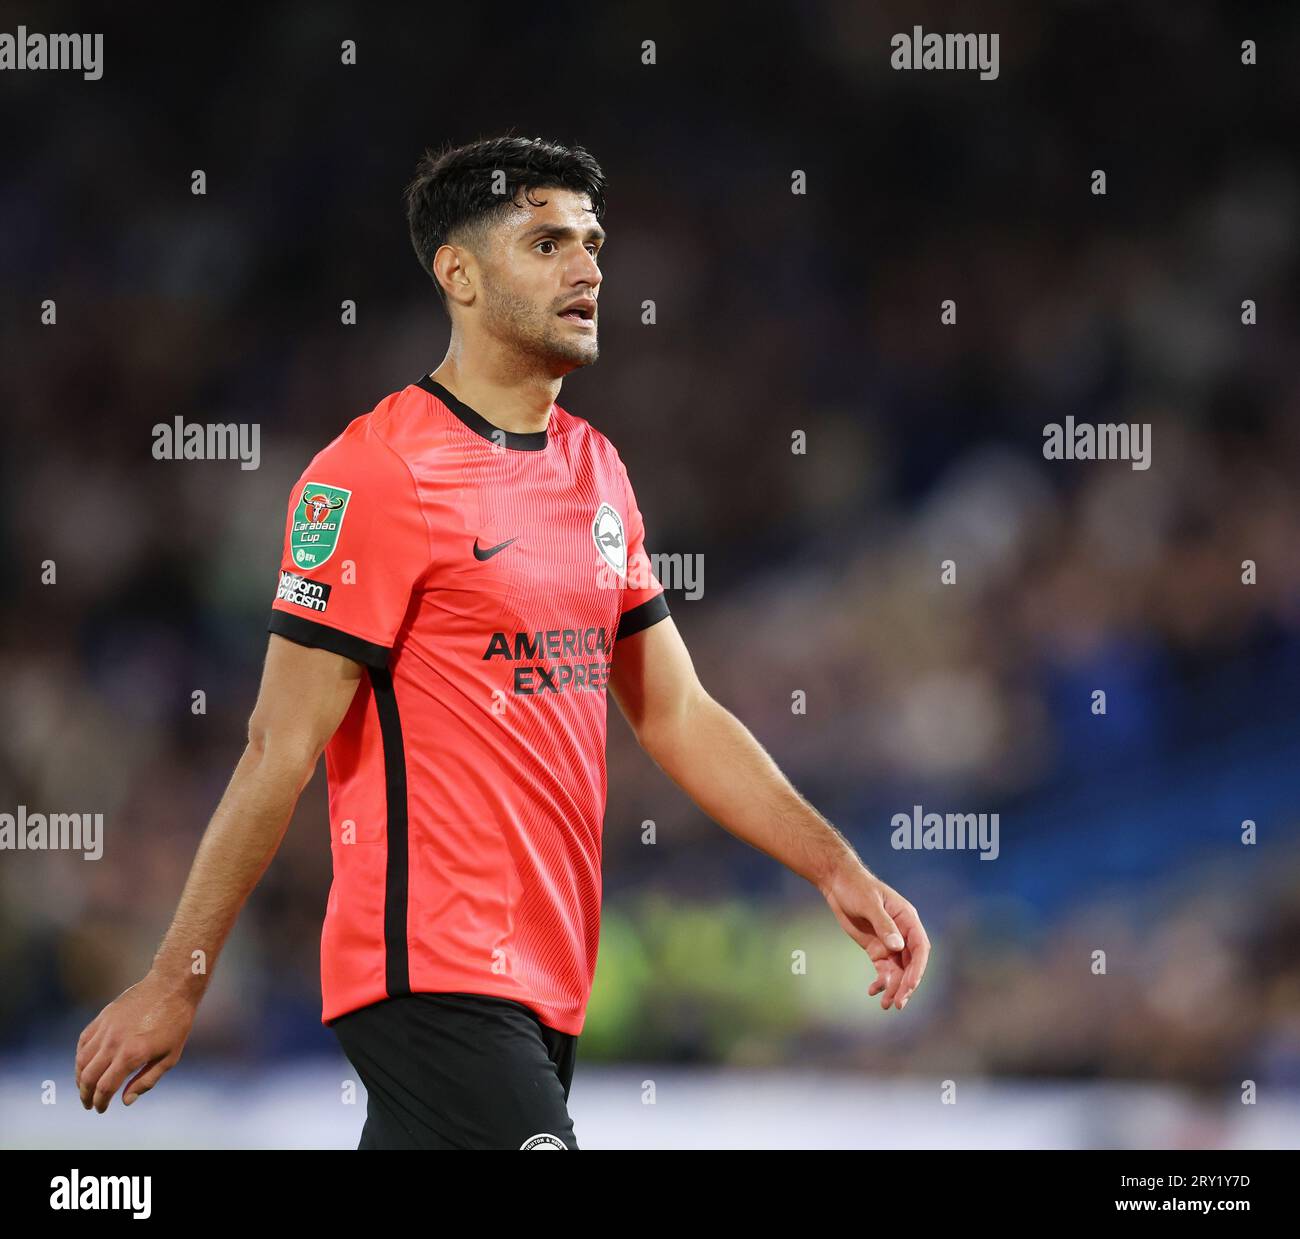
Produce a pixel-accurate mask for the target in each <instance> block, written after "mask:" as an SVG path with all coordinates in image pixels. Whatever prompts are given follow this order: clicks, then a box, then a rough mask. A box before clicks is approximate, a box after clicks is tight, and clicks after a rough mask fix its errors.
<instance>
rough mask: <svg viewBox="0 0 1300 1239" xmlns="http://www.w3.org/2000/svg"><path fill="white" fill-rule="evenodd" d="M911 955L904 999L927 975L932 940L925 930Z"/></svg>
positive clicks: (905, 976)
mask: <svg viewBox="0 0 1300 1239" xmlns="http://www.w3.org/2000/svg"><path fill="white" fill-rule="evenodd" d="M911 955H912V958H911V961H910V962H909V963H908V965H907V970H906V972H905V973H904V975H903V987H904V991H905V992H904V994H903V999H904V1001H906V1000H907V999H908V998H910V997H911V996H912V994H913V992H914V991H915V990H916V987H917V986H918V985H920V984H921V978H922V977H923V976H924V975H925V966H926V964H927V963H929V960H930V940H929V939H928V938H927V937H926V936H925V934H924V932H923V933H922V934H921V938H920V941H919V942H918V943H917V944H916V946H915V948H914V949H913V950H912V952H911Z"/></svg>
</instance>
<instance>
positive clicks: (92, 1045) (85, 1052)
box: [74, 1033, 101, 1081]
mask: <svg viewBox="0 0 1300 1239" xmlns="http://www.w3.org/2000/svg"><path fill="white" fill-rule="evenodd" d="M100 1041H101V1038H100V1036H99V1034H98V1033H95V1034H94V1035H92V1036H91V1037H87V1036H86V1034H85V1033H82V1034H81V1040H80V1041H78V1042H77V1057H76V1059H75V1064H76V1074H75V1076H74V1078H75V1079H77V1080H78V1081H80V1078H81V1073H82V1072H83V1071H84V1070H85V1069H86V1064H87V1063H90V1062H93V1061H94V1059H95V1055H96V1054H98V1053H99V1046H100Z"/></svg>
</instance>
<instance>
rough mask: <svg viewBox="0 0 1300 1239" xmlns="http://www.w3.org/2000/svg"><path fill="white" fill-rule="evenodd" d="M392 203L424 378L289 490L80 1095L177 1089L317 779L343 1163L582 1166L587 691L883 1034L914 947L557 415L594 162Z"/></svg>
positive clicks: (591, 313)
mask: <svg viewBox="0 0 1300 1239" xmlns="http://www.w3.org/2000/svg"><path fill="white" fill-rule="evenodd" d="M407 206H408V218H409V223H410V230H411V239H412V242H413V244H414V247H415V251H416V254H417V255H418V257H419V259H420V263H421V266H422V267H423V268H424V270H425V271H426V272H428V274H429V275H430V276H431V278H432V279H433V282H434V285H435V287H436V288H437V289H438V292H439V294H440V296H441V298H442V301H443V305H444V308H445V309H446V311H447V314H448V316H449V318H450V319H451V325H452V331H451V343H450V347H449V349H448V352H447V356H446V358H445V359H444V360H443V362H442V364H441V365H440V366H438V368H437V369H436V370H434V371H433V372H432V374H428V375H424V376H422V377H420V378H419V379H418V380H417V381H416V382H413V383H410V384H408V385H407V386H405V387H403V388H402V389H401V390H400V391H397V392H394V393H393V394H392V395H389V396H387V397H386V398H385V399H383V400H382V401H380V402H379V404H377V405H376V406H375V408H374V409H372V410H371V411H370V412H369V413H366V414H364V415H363V416H361V417H358V418H356V419H355V420H354V421H352V422H351V423H350V424H348V425H347V426H346V427H345V428H344V429H343V431H342V433H341V434H339V435H338V437H337V438H335V439H334V440H333V441H332V442H331V443H329V444H328V445H327V446H326V447H324V448H323V449H322V450H321V451H320V452H319V453H318V454H317V455H316V456H315V457H314V458H313V459H312V461H311V462H310V463H309V464H308V465H307V467H306V469H305V470H304V471H303V472H302V474H301V476H300V477H299V478H298V480H297V481H296V482H295V483H294V485H293V488H292V490H291V491H290V494H289V502H288V511H287V514H286V520H285V531H284V549H283V557H282V561H281V565H280V579H279V586H278V589H277V591H276V596H275V600H274V602H273V604H272V612H271V619H270V625H269V628H270V632H271V634H272V635H271V637H270V643H269V647H268V651H267V659H266V666H265V669H264V672H263V680H262V686H261V690H260V692H259V694H258V701H257V705H256V707H255V709H254V711H253V715H252V719H251V721H250V726H249V744H248V747H247V749H246V751H245V753H244V756H243V757H242V758H241V760H240V762H239V765H238V766H237V768H236V770H235V774H234V777H233V779H232V780H231V783H230V786H229V788H228V789H227V791H226V793H225V795H224V797H223V798H222V801H221V803H220V805H219V806H218V808H217V810H216V813H215V814H214V815H213V819H212V822H211V824H210V825H209V827H208V831H207V834H206V835H205V837H204V840H203V843H202V844H201V846H200V848H199V853H198V855H197V857H196V858H195V862H194V867H193V869H192V871H191V874H190V879H189V881H188V883H187V885H186V887H185V891H184V893H183V895H182V897H181V902H180V906H179V908H178V910H177V913H176V917H175V920H174V922H173V924H172V926H171V928H170V930H169V931H168V934H167V936H166V938H165V939H164V941H163V944H162V946H161V948H160V949H159V952H158V955H157V958H156V960H155V962H154V966H153V968H152V969H151V970H150V972H149V974H148V976H146V977H145V979H144V980H142V981H141V982H140V983H139V984H137V985H135V986H133V987H132V988H131V989H129V990H127V991H126V993H124V994H123V995H122V996H121V997H120V998H118V999H117V1000H116V1001H115V1002H113V1003H112V1004H110V1005H109V1006H108V1007H106V1008H105V1009H104V1011H103V1012H101V1013H100V1015H99V1016H98V1017H97V1018H96V1019H95V1020H94V1021H93V1022H92V1023H91V1024H90V1025H89V1026H88V1027H87V1028H86V1030H85V1032H83V1034H82V1037H81V1040H80V1042H79V1043H78V1047H77V1078H78V1087H79V1089H80V1091H81V1096H82V1101H83V1104H84V1105H86V1106H87V1108H91V1107H93V1108H94V1109H96V1110H98V1111H100V1112H102V1111H103V1110H104V1109H106V1108H107V1105H108V1102H109V1099H110V1098H111V1097H112V1096H113V1094H114V1093H115V1092H116V1090H117V1089H118V1088H119V1087H120V1086H121V1085H122V1084H123V1083H125V1082H127V1081H128V1080H129V1083H127V1084H126V1089H125V1091H124V1101H125V1103H126V1104H130V1102H131V1101H132V1100H133V1099H134V1097H136V1096H138V1095H139V1094H140V1093H142V1092H145V1091H146V1090H147V1089H149V1088H151V1087H152V1086H153V1085H154V1084H155V1083H156V1082H157V1081H158V1079H159V1078H160V1077H161V1076H162V1075H163V1073H164V1072H165V1071H167V1070H168V1069H169V1068H170V1067H171V1066H172V1065H174V1064H175V1062H176V1061H177V1060H178V1059H179V1057H180V1054H181V1050H182V1048H183V1046H184V1042H185V1040H186V1038H187V1036H188V1034H189V1029H190V1027H191V1024H192V1022H193V1019H194V1012H195V1010H196V1008H197V1005H198V1002H199V999H200V997H201V995H202V993H203V991H204V989H205V988H206V985H207V981H208V977H209V976H210V975H211V965H212V963H214V962H215V959H216V957H217V955H218V954H219V952H220V950H221V948H222V945H223V944H224V942H225V939H226V936H227V935H228V934H229V931H230V928H231V927H232V926H233V924H234V921H235V918H236V917H237V915H238V912H239V909H240V908H241V907H242V905H243V902H244V900H245V899H246V898H247V896H248V894H249V892H250V891H251V890H252V888H253V886H254V885H255V884H256V882H257V880H258V878H259V877H260V876H261V874H262V872H263V871H264V870H265V868H266V866H267V865H268V864H269V863H270V860H271V858H272V856H273V855H274V853H275V850H276V848H277V847H278V844H279V842H280V839H281V838H282V837H283V833H284V830H285V828H286V826H287V824H288V821H289V818H290V816H291V814H292V811H293V807H294V804H295V803H296V801H297V798H298V795H299V794H300V792H301V791H302V788H303V787H304V786H305V785H306V783H307V781H308V779H309V778H310V777H311V775H312V772H313V770H314V769H315V766H316V764H317V762H318V759H319V757H320V754H321V752H322V751H323V752H324V754H325V763H326V773H327V779H328V786H329V816H330V822H329V828H330V843H331V849H332V853H333V862H334V881H333V885H332V887H331V890H330V896H329V902H328V905H327V908H326V913H325V923H324V928H323V932H322V935H321V988H322V995H323V1000H324V1003H323V1010H322V1020H323V1021H324V1022H325V1023H326V1024H327V1025H329V1026H330V1027H331V1028H332V1029H333V1030H334V1032H335V1034H336V1035H337V1037H338V1039H339V1041H340V1044H341V1045H342V1046H343V1049H344V1051H345V1052H346V1053H347V1055H348V1057H349V1059H350V1060H351V1062H352V1063H353V1065H354V1066H355V1067H356V1069H357V1072H358V1074H359V1075H360V1076H361V1079H362V1082H363V1083H364V1084H365V1086H366V1089H367V1094H368V1101H367V1118H366V1123H365V1127H364V1129H363V1131H362V1135H361V1142H360V1145H359V1146H358V1147H360V1148H524V1147H527V1148H542V1147H544V1148H577V1142H576V1140H575V1138H574V1133H573V1124H572V1120H571V1118H570V1116H569V1112H568V1106H567V1102H568V1095H569V1086H570V1082H571V1079H572V1073H573V1065H574V1055H575V1050H576V1044H577V1038H578V1035H579V1033H580V1032H581V1031H582V1025H583V1019H584V1016H585V1012H586V1006H587V1000H588V997H589V995H590V992H591V983H592V977H593V974H594V972H595V968H596V951H597V943H598V939H599V929H600V891H601V877H600V851H601V825H602V821H603V817H604V809H605V722H606V692H607V690H608V691H609V692H611V693H612V694H613V696H614V698H615V700H616V701H617V702H618V705H619V707H620V709H621V710H622V711H623V713H624V715H625V716H626V718H627V720H628V722H629V724H630V725H631V727H632V729H633V731H634V732H635V734H636V736H637V739H638V741H639V742H640V744H641V746H642V747H643V748H644V749H645V750H646V751H647V752H648V753H649V754H650V755H651V757H653V758H654V760H655V761H656V762H658V764H659V765H660V766H661V767H662V768H663V769H664V770H665V771H666V772H667V773H668V774H669V775H670V776H671V777H672V778H673V779H674V780H675V781H676V782H677V783H679V784H680V785H681V786H682V787H683V788H684V789H685V790H686V791H687V792H688V793H689V794H690V795H691V797H692V798H693V799H694V800H695V802H696V803H697V804H698V805H699V806H700V808H701V809H703V810H704V811H705V812H706V813H708V814H709V815H710V816H712V817H713V818H714V819H715V820H717V821H718V822H719V823H721V824H722V825H723V826H724V827H725V828H726V829H727V830H729V831H731V832H732V833H733V834H735V835H737V836H738V837H740V838H741V839H744V840H745V841H747V842H748V843H750V844H752V845H753V846H754V847H756V848H759V849H761V850H763V851H765V852H767V853H768V854H769V855H771V856H773V857H775V858H776V859H777V860H779V861H780V862H782V863H783V864H785V865H786V866H787V867H788V868H790V869H791V870H793V871H794V872H795V873H798V874H800V875H801V876H802V877H804V878H806V879H807V880H808V881H810V882H811V883H813V884H814V885H815V886H816V887H817V888H818V889H819V890H820V891H821V892H822V894H823V896H824V897H825V898H826V900H827V902H828V904H829V905H830V907H831V909H832V911H833V912H834V914H835V916H836V918H837V919H838V921H839V923H840V924H841V926H843V928H844V930H845V931H846V932H847V933H848V934H849V935H850V936H851V937H853V938H854V940H855V941H857V942H858V943H859V944H860V945H861V946H862V947H863V948H864V949H865V950H866V951H867V953H868V954H869V956H870V957H871V959H872V961H873V963H874V965H875V968H876V974H877V975H876V979H875V981H874V982H873V983H872V985H871V987H870V989H869V990H868V993H869V994H872V995H875V994H881V995H882V998H881V1005H882V1006H883V1007H885V1008H889V1007H891V1006H892V1007H894V1008H896V1009H900V1010H901V1009H902V1007H903V1006H905V1005H906V1003H907V1000H908V998H909V996H910V995H911V993H912V992H913V991H914V990H915V989H916V987H917V985H918V984H919V983H920V980H921V977H922V974H923V973H924V971H925V966H926V962H927V959H928V956H929V949H930V948H929V942H928V940H927V938H926V934H925V930H924V928H923V926H922V925H921V922H920V919H919V918H918V916H917V914H916V910H915V908H913V907H912V905H911V904H909V903H908V902H907V901H906V900H905V899H903V898H902V896H901V895H899V894H898V893H897V892H896V891H894V890H893V889H892V888H891V887H889V886H887V885H885V884H884V883H883V882H881V881H880V880H879V879H878V878H877V877H876V876H875V875H873V874H872V873H871V872H870V871H869V870H868V869H867V868H866V867H865V866H864V865H863V864H862V862H861V861H860V860H859V859H858V857H857V856H856V855H855V853H854V852H853V850H852V848H851V847H850V846H849V845H848V843H847V842H846V841H845V839H844V838H843V836H842V835H840V833H839V832H838V831H836V830H835V828H834V827H833V826H831V825H830V823H828V822H827V821H826V820H825V819H824V818H823V817H821V815H820V814H818V813H817V811H816V810H815V809H814V808H813V807H812V806H811V805H809V804H808V802H807V801H806V800H804V799H803V798H802V797H801V796H800V795H799V793H798V792H797V791H795V789H794V788H793V787H792V786H791V785H790V783H789V782H788V781H787V780H786V778H785V777H784V776H783V775H782V774H781V772H780V771H779V770H778V769H777V767H776V765H775V764H774V763H773V762H772V760H771V758H770V757H768V755H767V754H766V753H765V752H764V751H763V749H762V748H761V747H760V746H759V744H758V743H757V741H755V739H754V738H753V736H752V735H751V734H750V733H749V732H748V731H747V730H746V728H745V727H744V726H743V725H742V724H741V723H740V722H739V721H738V720H737V719H736V718H735V717H734V716H733V715H731V714H730V713H729V712H728V711H727V710H725V709H724V708H723V707H722V706H720V705H719V704H718V703H717V702H715V701H714V700H713V699H712V698H711V697H710V696H709V695H708V694H707V693H706V692H705V690H704V689H703V687H702V686H701V685H700V683H699V680H698V679H697V678H696V675H695V672H694V669H693V667H692V664H691V660H690V656H689V655H688V653H687V651H686V649H685V646H684V645H683V644H682V641H681V638H680V636H679V635H678V633H677V630H676V626H675V625H674V623H673V621H672V618H671V616H670V615H669V611H668V606H667V603H666V600H665V598H664V594H663V589H662V587H661V586H660V584H659V582H658V581H657V580H656V579H655V576H654V573H653V571H652V570H651V568H650V561H649V557H648V556H647V553H646V550H645V546H644V539H645V529H644V525H643V522H642V518H641V513H640V510H639V509H638V507H637V502H636V496H635V494H634V493H633V490H632V485H631V482H630V481H629V479H628V474H627V470H626V469H625V467H624V465H623V462H622V461H621V460H620V459H619V455H618V453H617V451H615V449H614V446H613V444H611V443H610V441H609V440H608V439H607V438H606V437H605V436H604V435H603V434H602V433H601V432H600V431H598V430H596V429H595V428H594V427H593V426H591V425H590V424H588V423H587V422H586V421H584V420H583V419H582V418H580V417H576V416H574V415H573V414H571V413H568V412H567V411H566V410H565V409H563V408H562V407H560V405H559V404H558V403H557V399H558V397H559V392H560V385H561V382H562V380H563V378H564V376H565V375H566V374H568V373H569V372H570V371H571V370H574V369H577V368H578V367H579V366H585V365H590V364H591V363H592V362H594V361H595V360H596V357H597V354H598V345H597V308H598V297H599V293H600V285H601V281H602V275H601V271H600V265H599V255H600V250H601V247H602V245H603V243H604V239H605V233H604V231H603V229H602V228H601V224H600V221H601V219H602V217H603V214H604V206H605V179H604V175H603V174H602V172H601V170H600V167H599V166H598V164H597V163H596V161H595V160H594V159H593V158H592V157H591V155H589V154H588V153H587V152H586V151H584V150H582V149H581V148H573V149H569V148H565V147H562V146H558V145H555V144H552V143H547V142H542V141H540V140H530V139H524V138H515V137H508V138H500V139H494V140H489V141H482V142H477V143H474V144H472V145H469V146H464V147H460V148H456V149H451V150H446V151H443V152H441V153H438V154H433V153H428V154H426V155H425V157H424V159H423V160H422V161H421V163H420V166H419V168H418V170H417V174H416V177H415V180H414V181H413V182H412V184H411V186H410V187H409V189H408V191H407ZM195 951H201V952H203V955H204V958H205V959H206V960H207V962H208V966H207V968H206V969H205V970H204V971H203V972H202V974H201V975H198V976H195V975H194V970H193V968H192V966H191V961H192V959H193V957H194V954H193V953H194V952H195Z"/></svg>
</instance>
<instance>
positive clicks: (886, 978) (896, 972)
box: [875, 956, 902, 1011]
mask: <svg viewBox="0 0 1300 1239" xmlns="http://www.w3.org/2000/svg"><path fill="white" fill-rule="evenodd" d="M901 975H902V970H901V969H900V968H899V966H898V965H897V964H896V963H895V962H894V960H893V958H892V957H891V956H886V957H885V958H884V959H882V960H881V961H880V962H879V963H877V964H876V981H877V985H876V988H875V992H876V993H877V994H881V995H883V997H882V998H881V1000H880V1009H881V1010H882V1011H887V1010H888V1009H889V991H890V989H891V988H892V987H894V986H896V985H897V984H898V978H899V977H900V976H901Z"/></svg>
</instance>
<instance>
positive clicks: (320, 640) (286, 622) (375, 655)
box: [266, 610, 389, 671]
mask: <svg viewBox="0 0 1300 1239" xmlns="http://www.w3.org/2000/svg"><path fill="white" fill-rule="evenodd" d="M266 630H267V632H273V633H275V634H276V635H277V636H281V637H287V638H288V639H289V640H290V641H295V642H297V643H298V644H299V645H308V646H311V647H312V648H313V649H318V650H329V651H330V653H331V654H342V655H343V657H344V658H351V659H352V660H353V661H354V662H359V663H364V664H365V666H367V667H374V668H375V670H376V671H386V670H387V669H388V654H389V650H388V647H387V646H386V645H376V644H375V643H374V642H373V641H363V640H362V639H361V638H360V637H354V636H353V635H352V634H351V633H350V632H342V631H340V630H339V629H337V628H331V627H330V626H329V625H328V624H318V623H316V621H315V620H309V619H307V618H306V617H305V616H302V615H290V614H289V613H288V612H287V611H275V610H273V611H272V612H271V622H270V623H269V624H267V626H266Z"/></svg>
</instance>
